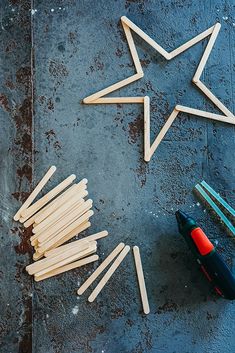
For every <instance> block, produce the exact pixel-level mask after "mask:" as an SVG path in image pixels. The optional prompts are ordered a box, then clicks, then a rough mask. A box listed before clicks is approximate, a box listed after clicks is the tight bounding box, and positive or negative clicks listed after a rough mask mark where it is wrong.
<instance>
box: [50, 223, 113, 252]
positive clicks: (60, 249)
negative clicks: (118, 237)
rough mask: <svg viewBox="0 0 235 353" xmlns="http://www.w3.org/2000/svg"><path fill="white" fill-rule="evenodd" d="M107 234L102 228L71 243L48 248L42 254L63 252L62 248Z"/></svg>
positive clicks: (65, 248)
mask: <svg viewBox="0 0 235 353" xmlns="http://www.w3.org/2000/svg"><path fill="white" fill-rule="evenodd" d="M107 235H108V232H107V230H103V231H102V232H99V233H95V234H92V235H89V236H87V237H84V238H82V239H79V240H76V241H73V242H72V243H68V244H65V245H62V246H60V247H57V248H55V249H52V250H48V251H46V252H45V254H44V256H46V257H50V256H55V255H56V254H59V253H60V252H63V251H64V250H67V249H69V248H71V247H73V246H74V245H75V244H80V243H81V242H82V241H92V240H98V239H101V238H104V237H107Z"/></svg>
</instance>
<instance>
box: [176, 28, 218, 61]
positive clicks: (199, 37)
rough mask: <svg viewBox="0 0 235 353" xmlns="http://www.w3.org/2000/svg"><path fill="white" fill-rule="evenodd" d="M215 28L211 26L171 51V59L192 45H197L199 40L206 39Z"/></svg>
mask: <svg viewBox="0 0 235 353" xmlns="http://www.w3.org/2000/svg"><path fill="white" fill-rule="evenodd" d="M214 27H215V26H212V27H210V28H208V29H207V30H205V31H204V32H202V33H200V34H198V35H197V36H196V37H194V38H192V39H190V40H189V41H187V42H186V43H184V44H183V45H181V46H180V47H178V48H176V49H174V50H172V51H171V52H170V54H171V59H173V58H174V57H175V56H177V55H179V54H181V53H183V52H184V51H185V50H187V49H189V48H191V47H192V46H193V45H195V44H197V43H198V42H200V41H201V40H203V39H204V38H206V37H208V36H209V35H210V34H211V33H212V32H213V30H214Z"/></svg>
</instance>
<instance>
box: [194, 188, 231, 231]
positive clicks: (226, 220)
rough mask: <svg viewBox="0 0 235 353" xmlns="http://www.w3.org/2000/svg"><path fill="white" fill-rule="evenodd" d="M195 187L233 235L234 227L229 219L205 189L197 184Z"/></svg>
mask: <svg viewBox="0 0 235 353" xmlns="http://www.w3.org/2000/svg"><path fill="white" fill-rule="evenodd" d="M195 189H196V190H197V191H198V192H199V193H200V194H201V196H202V197H203V198H204V199H205V201H206V202H207V203H208V204H209V206H211V208H212V209H213V210H214V212H215V213H216V214H217V215H218V216H219V218H220V219H221V221H222V222H223V223H224V224H225V226H226V227H227V228H228V229H229V231H230V232H231V233H232V234H233V235H235V227H234V226H233V225H232V223H231V222H230V221H229V219H228V218H227V217H226V216H225V214H224V213H223V212H222V211H221V210H220V209H219V207H218V206H217V205H216V203H215V202H214V201H213V200H212V199H211V198H210V196H209V195H208V194H207V193H206V192H205V190H204V189H203V188H202V187H201V186H200V185H199V184H197V185H196V186H195Z"/></svg>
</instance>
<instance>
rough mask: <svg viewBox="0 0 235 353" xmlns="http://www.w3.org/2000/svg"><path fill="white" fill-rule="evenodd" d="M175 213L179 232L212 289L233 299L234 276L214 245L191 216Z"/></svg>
mask: <svg viewBox="0 0 235 353" xmlns="http://www.w3.org/2000/svg"><path fill="white" fill-rule="evenodd" d="M175 215H176V219H177V223H178V227H179V232H180V233H181V234H182V235H183V237H184V239H185V240H186V242H187V244H188V246H189V248H190V249H191V251H192V253H193V254H194V256H195V258H196V260H197V262H198V264H199V265H200V267H201V270H202V272H203V273H204V274H205V276H206V278H207V279H208V280H209V282H211V284H212V285H213V287H214V290H215V291H216V292H217V294H219V295H220V296H222V297H223V298H225V299H230V300H233V299H235V278H234V277H233V275H232V272H231V271H230V269H229V268H228V266H227V265H226V264H225V262H224V261H223V259H222V257H221V256H220V255H219V254H218V253H217V252H216V250H215V247H214V245H213V244H212V243H211V242H210V240H209V239H208V238H207V236H206V234H205V233H204V232H203V230H202V229H201V228H199V227H198V226H197V224H196V221H195V220H194V219H193V218H192V217H190V216H188V215H187V214H186V213H184V212H182V211H177V212H176V214H175Z"/></svg>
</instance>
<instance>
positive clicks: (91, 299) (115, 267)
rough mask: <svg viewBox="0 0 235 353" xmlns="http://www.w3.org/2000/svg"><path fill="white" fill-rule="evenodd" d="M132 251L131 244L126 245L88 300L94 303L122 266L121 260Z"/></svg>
mask: <svg viewBox="0 0 235 353" xmlns="http://www.w3.org/2000/svg"><path fill="white" fill-rule="evenodd" d="M129 251H130V247H129V245H126V246H125V247H124V249H123V250H122V251H121V252H120V254H119V255H118V257H117V258H116V260H114V262H113V264H112V266H111V267H110V268H109V269H108V271H107V272H106V273H105V275H104V276H103V278H102V279H101V280H100V281H99V283H98V284H97V286H96V287H95V289H94V290H93V292H92V293H91V295H90V296H89V298H88V301H89V302H90V303H92V302H93V301H94V300H95V298H96V297H97V296H98V294H99V293H100V292H101V290H102V289H103V288H104V286H105V284H106V283H107V282H108V280H109V279H110V278H111V277H112V275H113V274H114V272H115V271H116V269H117V268H118V267H119V266H120V264H121V262H122V261H123V260H124V258H125V257H126V255H127V254H128V252H129Z"/></svg>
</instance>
